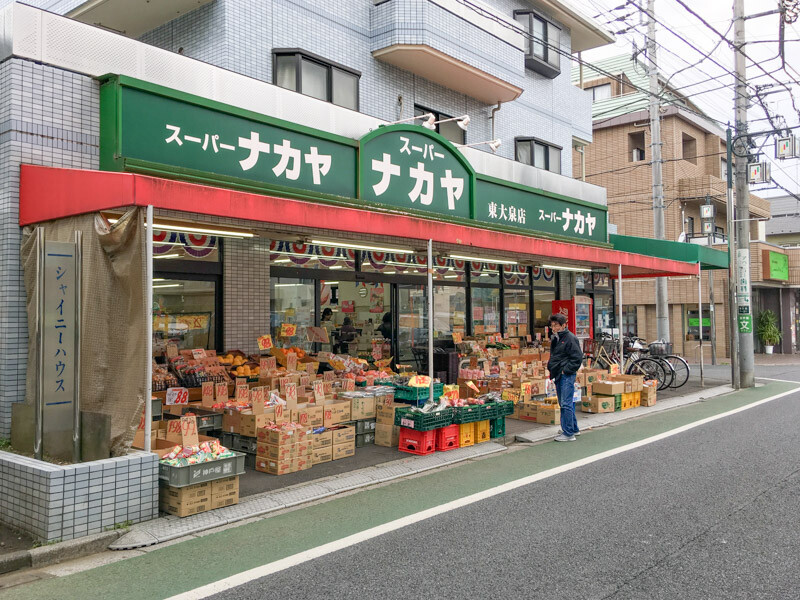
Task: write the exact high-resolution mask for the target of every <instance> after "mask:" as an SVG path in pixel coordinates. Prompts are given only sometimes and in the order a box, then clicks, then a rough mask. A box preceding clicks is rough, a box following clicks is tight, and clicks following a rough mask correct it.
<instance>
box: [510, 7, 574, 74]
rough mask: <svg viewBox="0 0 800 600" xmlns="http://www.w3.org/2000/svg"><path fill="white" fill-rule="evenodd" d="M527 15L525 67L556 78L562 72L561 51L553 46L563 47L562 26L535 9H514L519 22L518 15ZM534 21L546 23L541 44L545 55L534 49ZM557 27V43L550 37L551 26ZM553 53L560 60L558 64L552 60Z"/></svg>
mask: <svg viewBox="0 0 800 600" xmlns="http://www.w3.org/2000/svg"><path fill="white" fill-rule="evenodd" d="M523 15H527V17H528V24H527V27H525V28H524V31H525V36H526V37H525V68H526V69H530V70H531V71H534V72H535V73H538V74H539V75H542V76H544V77H547V78H548V79H555V78H556V77H557V76H558V75H559V74H560V73H561V52H559V51H558V50H555V49H554V48H551V46H555V47H557V48H559V49H560V47H561V31H562V28H561V26H559V25H557V24H556V23H555V22H553V21H552V20H551V19H548V18H547V17H545V16H543V15H542V14H541V13H538V12H536V11H535V10H529V9H524V10H515V11H514V20H515V21H516V22H517V23H519V22H520V20H519V18H518V17H520V16H523ZM534 21H539V22H541V23H542V24H543V25H544V32H545V37H544V39H543V40H541V44H542V46H543V48H544V52H543V56H537V55H536V54H535V51H534V49H533V46H534V39H533V31H534V29H533V23H534ZM551 27H552V28H555V29H556V30H557V31H558V39H557V40H556V41H555V43H554V42H553V41H552V40H551V39H550V28H551ZM551 53H552V54H553V55H555V57H556V59H557V60H558V64H557V65H555V64H553V62H551V60H552V57H551Z"/></svg>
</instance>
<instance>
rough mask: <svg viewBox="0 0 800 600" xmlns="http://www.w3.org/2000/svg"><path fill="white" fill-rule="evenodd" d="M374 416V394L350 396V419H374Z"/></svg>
mask: <svg viewBox="0 0 800 600" xmlns="http://www.w3.org/2000/svg"><path fill="white" fill-rule="evenodd" d="M374 418H375V396H367V395H364V396H357V397H354V398H350V419H349V420H352V421H357V420H358V419H374Z"/></svg>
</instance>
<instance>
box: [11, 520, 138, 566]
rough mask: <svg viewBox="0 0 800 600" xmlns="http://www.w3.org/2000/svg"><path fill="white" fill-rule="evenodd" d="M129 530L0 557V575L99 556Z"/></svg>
mask: <svg viewBox="0 0 800 600" xmlns="http://www.w3.org/2000/svg"><path fill="white" fill-rule="evenodd" d="M125 533H128V530H127V529H115V530H114V531H104V532H103V533H96V534H94V535H88V536H86V537H80V538H76V539H74V540H67V541H66V542H59V543H57V544H48V545H46V546H40V547H38V548H31V549H30V550H21V551H19V552H12V553H11V554H6V555H4V556H0V574H6V573H11V572H12V571H18V570H20V569H27V568H34V569H39V568H41V567H47V566H49V565H54V564H57V563H60V562H61V561H63V560H73V559H75V558H81V557H83V556H89V555H90V554H97V553H98V552H104V551H105V550H107V549H108V546H109V544H111V543H113V542H115V541H116V540H118V539H119V538H120V537H121V536H122V535H123V534H125Z"/></svg>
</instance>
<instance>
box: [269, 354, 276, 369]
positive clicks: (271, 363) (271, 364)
mask: <svg viewBox="0 0 800 600" xmlns="http://www.w3.org/2000/svg"><path fill="white" fill-rule="evenodd" d="M277 368H278V359H277V358H275V357H274V356H269V357H267V370H268V371H274V370H275V369H277Z"/></svg>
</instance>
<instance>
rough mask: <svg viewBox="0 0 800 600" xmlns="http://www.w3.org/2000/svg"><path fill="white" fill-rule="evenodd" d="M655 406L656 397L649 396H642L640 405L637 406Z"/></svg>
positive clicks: (653, 395)
mask: <svg viewBox="0 0 800 600" xmlns="http://www.w3.org/2000/svg"><path fill="white" fill-rule="evenodd" d="M655 405H656V395H655V394H649V395H647V396H645V395H644V394H642V398H641V404H640V405H639V406H655Z"/></svg>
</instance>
